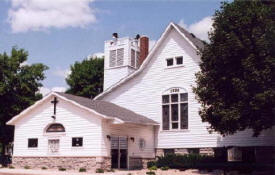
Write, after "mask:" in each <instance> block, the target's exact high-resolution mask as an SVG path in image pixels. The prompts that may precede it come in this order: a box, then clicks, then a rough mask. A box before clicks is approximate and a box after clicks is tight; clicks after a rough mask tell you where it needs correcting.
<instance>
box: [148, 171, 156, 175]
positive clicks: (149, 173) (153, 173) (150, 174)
mask: <svg viewBox="0 0 275 175" xmlns="http://www.w3.org/2000/svg"><path fill="white" fill-rule="evenodd" d="M146 174H148V175H156V173H155V172H154V171H148V172H146Z"/></svg>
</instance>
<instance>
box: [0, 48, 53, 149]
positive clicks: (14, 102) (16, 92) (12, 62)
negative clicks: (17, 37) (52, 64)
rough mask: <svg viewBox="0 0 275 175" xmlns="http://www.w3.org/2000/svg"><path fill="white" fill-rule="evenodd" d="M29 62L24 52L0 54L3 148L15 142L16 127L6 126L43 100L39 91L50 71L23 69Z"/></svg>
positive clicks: (40, 67) (37, 67)
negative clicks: (8, 122) (14, 131)
mask: <svg viewBox="0 0 275 175" xmlns="http://www.w3.org/2000/svg"><path fill="white" fill-rule="evenodd" d="M27 58H28V53H27V52H26V51H24V50H23V49H16V48H13V49H12V51H11V55H8V54H7V53H3V54H0V104H1V105H0V142H1V143H2V144H3V146H6V145H7V144H8V143H9V142H11V141H12V140H13V127H12V126H7V125H6V122H7V121H9V120H10V119H11V118H12V117H13V116H15V115H17V114H18V113H20V112H21V111H22V110H24V109H26V108H27V107H29V106H30V105H32V104H33V103H34V102H35V101H37V100H39V99H41V98H42V95H41V94H40V93H38V88H39V87H41V86H42V84H41V80H43V79H44V78H45V75H44V71H45V70H46V69H48V68H47V66H45V65H43V64H32V65H27V64H25V65H24V64H23V63H24V62H26V61H27ZM3 150H4V149H2V151H3Z"/></svg>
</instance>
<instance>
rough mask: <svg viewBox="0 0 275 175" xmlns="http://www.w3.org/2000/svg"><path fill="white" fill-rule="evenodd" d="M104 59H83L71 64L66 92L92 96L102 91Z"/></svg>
mask: <svg viewBox="0 0 275 175" xmlns="http://www.w3.org/2000/svg"><path fill="white" fill-rule="evenodd" d="M103 75H104V59H102V58H94V59H85V60H83V61H82V62H78V61H77V62H75V64H74V65H72V66H71V73H70V75H69V76H68V78H67V79H66V82H67V84H68V85H69V86H70V87H69V89H68V90H67V91H66V93H69V94H74V95H79V96H83V97H88V98H94V97H95V96H96V95H98V94H99V93H101V92H102V91H103Z"/></svg>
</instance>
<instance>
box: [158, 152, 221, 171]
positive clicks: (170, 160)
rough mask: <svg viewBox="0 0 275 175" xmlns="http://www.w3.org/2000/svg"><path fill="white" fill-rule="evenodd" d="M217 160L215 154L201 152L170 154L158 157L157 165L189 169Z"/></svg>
mask: <svg viewBox="0 0 275 175" xmlns="http://www.w3.org/2000/svg"><path fill="white" fill-rule="evenodd" d="M214 162H216V160H215V158H214V157H213V156H205V155H200V154H186V155H177V154H168V155H166V156H162V157H158V159H157V162H156V165H157V167H159V168H160V167H169V168H175V169H184V168H186V169H189V168H198V166H200V165H202V164H209V163H214Z"/></svg>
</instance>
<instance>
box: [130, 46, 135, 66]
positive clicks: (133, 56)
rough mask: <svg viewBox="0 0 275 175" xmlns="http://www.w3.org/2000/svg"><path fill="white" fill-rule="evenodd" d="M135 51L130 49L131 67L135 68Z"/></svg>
mask: <svg viewBox="0 0 275 175" xmlns="http://www.w3.org/2000/svg"><path fill="white" fill-rule="evenodd" d="M135 56H136V54H135V50H134V49H131V66H133V67H135Z"/></svg>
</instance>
